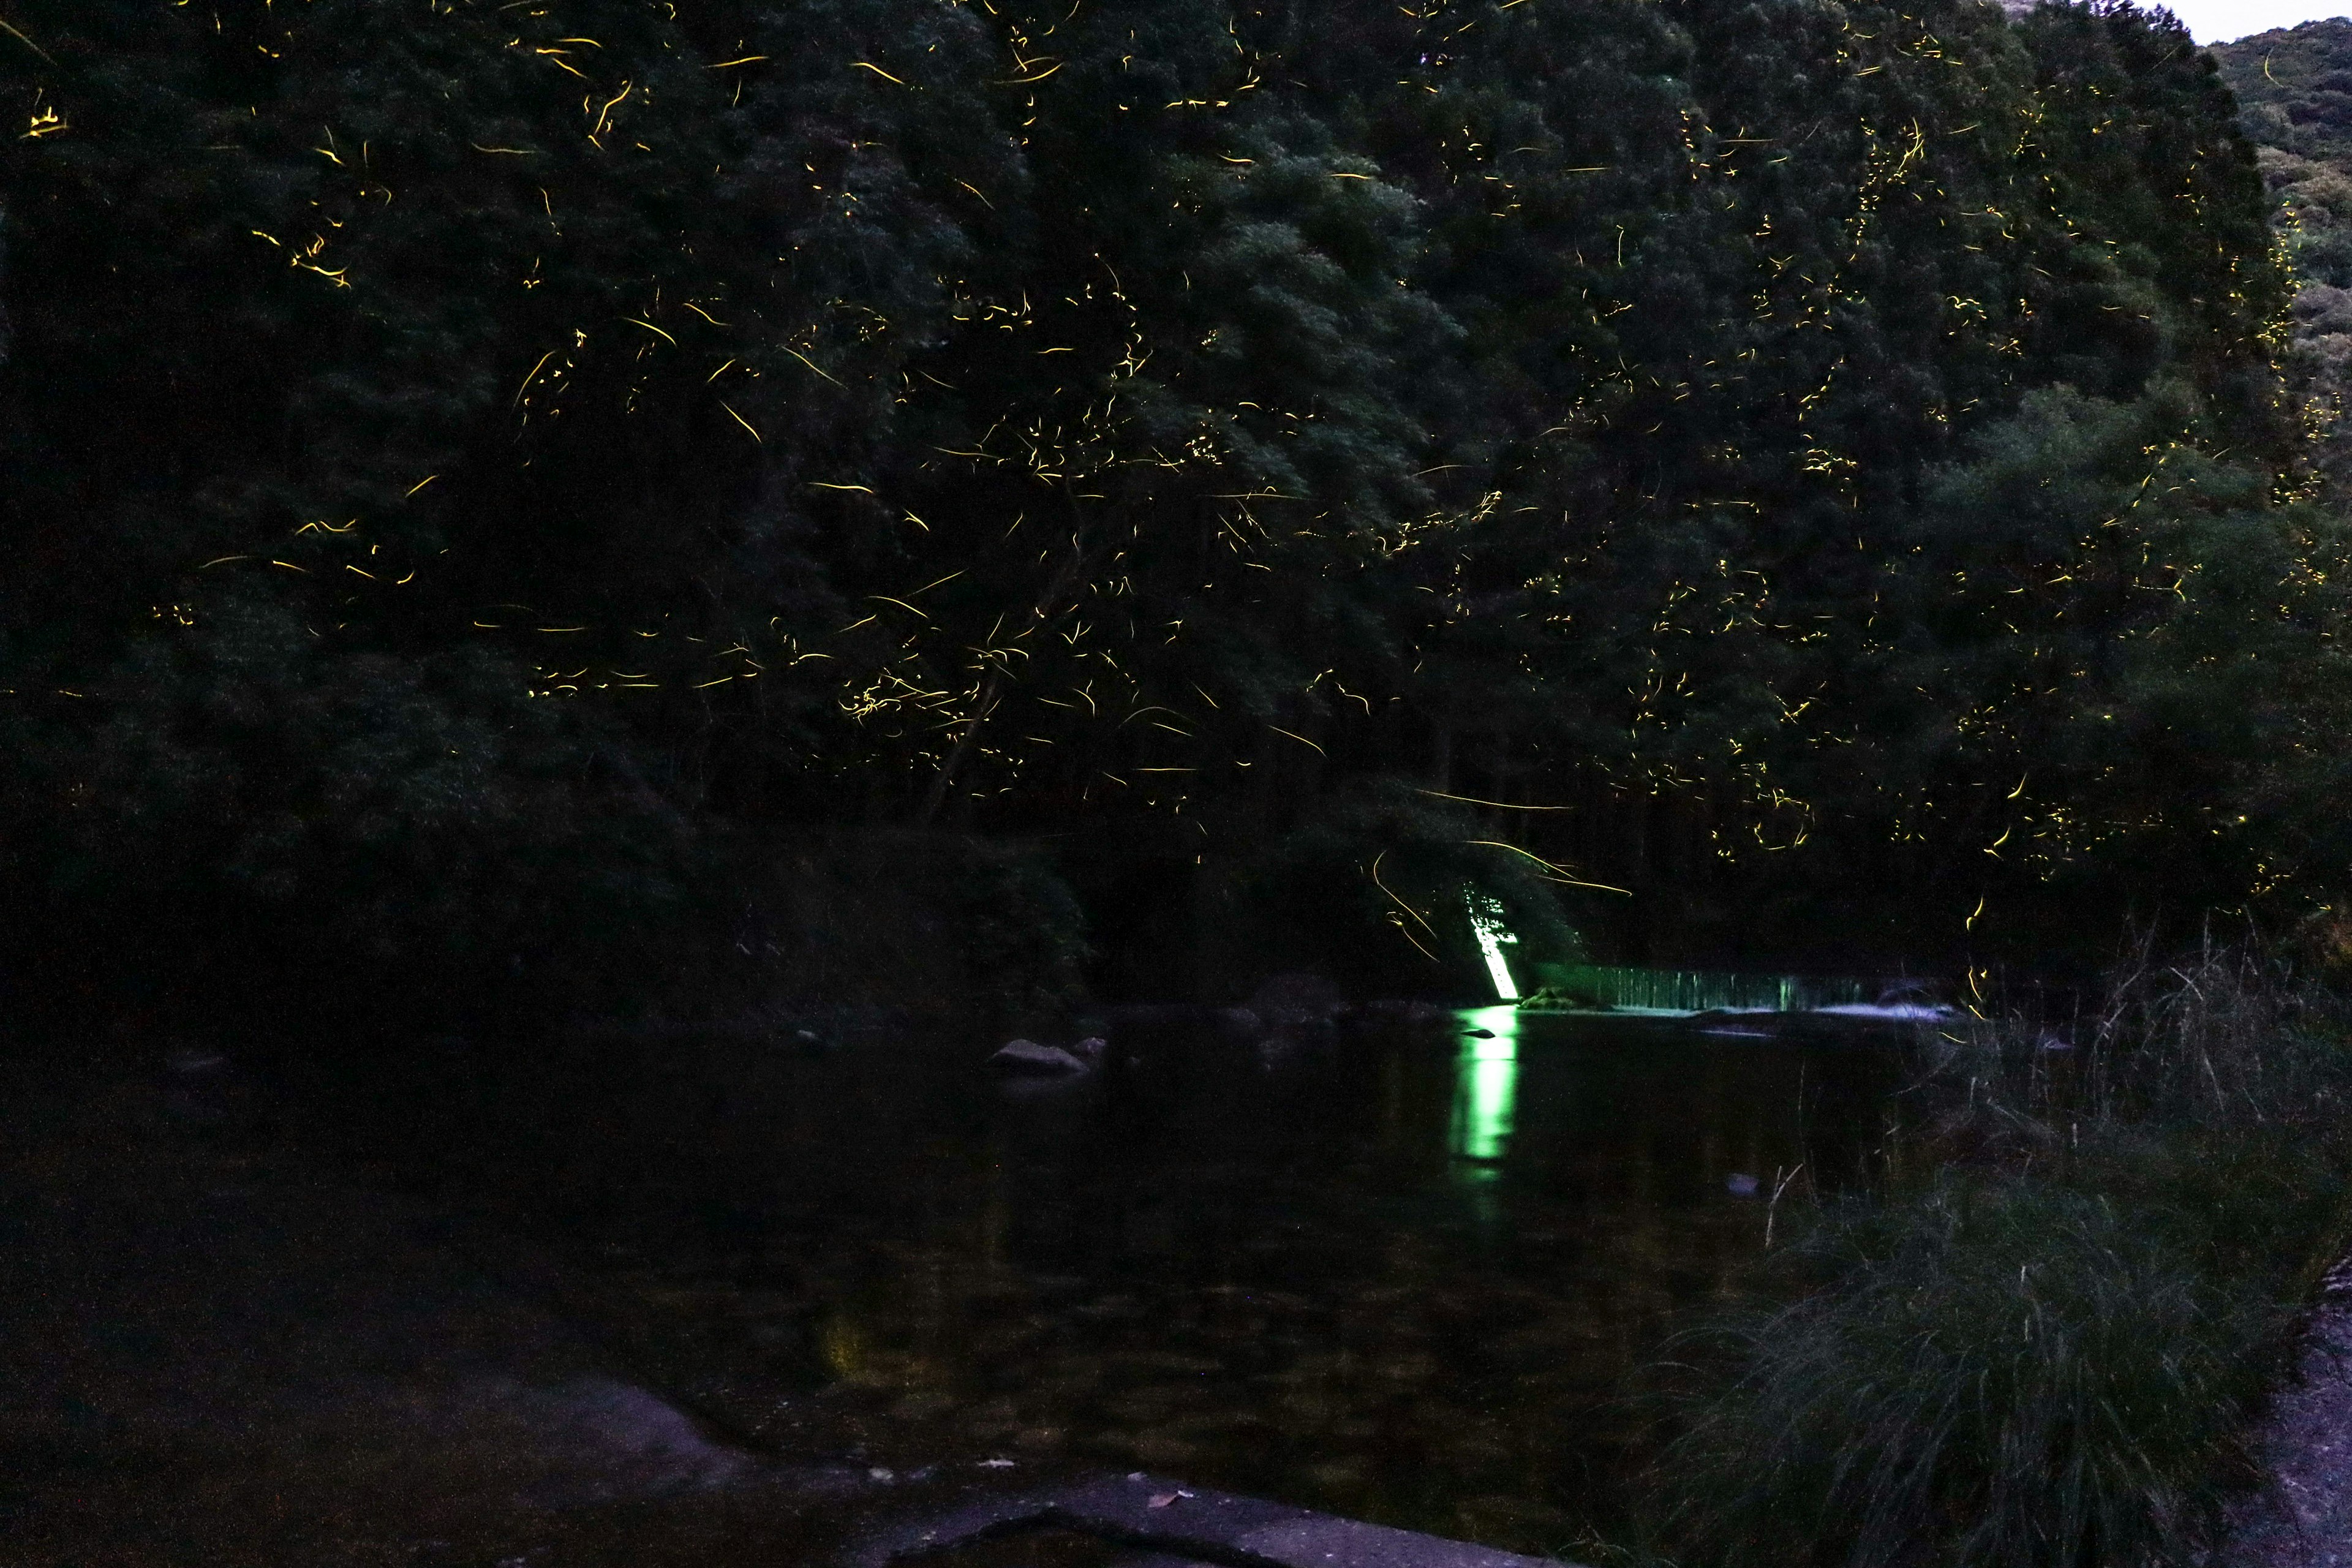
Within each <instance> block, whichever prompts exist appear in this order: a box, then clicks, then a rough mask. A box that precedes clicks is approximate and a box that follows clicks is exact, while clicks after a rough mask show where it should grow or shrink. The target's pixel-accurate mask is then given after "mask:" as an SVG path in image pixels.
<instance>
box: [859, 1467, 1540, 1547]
mask: <svg viewBox="0 0 2352 1568" xmlns="http://www.w3.org/2000/svg"><path fill="white" fill-rule="evenodd" d="M1045 1528H1058V1529H1062V1530H1071V1531H1078V1532H1080V1533H1082V1534H1087V1535H1093V1536H1097V1537H1100V1538H1101V1539H1103V1540H1106V1541H1112V1542H1118V1543H1120V1544H1122V1545H1127V1546H1135V1547H1140V1548H1142V1549H1144V1550H1146V1551H1150V1552H1164V1553H1168V1554H1171V1555H1172V1556H1174V1557H1175V1558H1176V1559H1177V1560H1178V1561H1179V1562H1182V1561H1187V1560H1189V1561H1191V1562H1193V1563H1216V1564H1223V1565H1224V1568H1572V1565H1561V1564H1559V1563H1557V1562H1556V1560H1551V1559H1544V1558H1536V1557H1523V1556H1520V1555H1518V1554H1517V1553H1516V1552H1497V1551H1495V1550H1494V1549H1492V1548H1490V1547H1485V1546H1474V1545H1471V1544H1469V1543H1468V1542H1460V1541H1447V1540H1444V1539H1443V1538H1441V1537H1438V1536H1434V1535H1423V1534H1420V1533H1418V1532H1416V1531H1410V1530H1393V1529H1391V1528H1390V1527H1388V1526H1386V1525H1381V1524H1367V1523H1365V1522H1363V1521H1360V1520H1353V1519H1341V1518H1339V1517H1338V1516H1337V1515H1334V1514H1328V1513H1316V1512H1313V1511H1311V1510H1307V1509H1302V1508H1290V1507H1287V1506H1286V1505H1284V1504H1281V1503H1275V1502H1267V1501H1265V1500H1262V1499H1259V1498H1248V1497H1238V1496H1235V1495H1234V1494H1233V1493H1230V1492H1219V1491H1212V1490H1210V1489H1207V1488H1205V1487H1184V1486H1180V1485H1178V1484H1177V1483H1176V1482H1174V1481H1171V1480H1167V1479H1163V1478H1160V1477H1157V1476H1147V1475H1144V1474H1142V1473H1140V1472H1138V1473H1136V1474H1134V1475H1129V1476H1125V1477H1107V1478H1104V1479H1098V1480H1094V1481H1088V1482H1084V1483H1081V1484H1079V1485H1076V1486H1072V1487H1066V1488H1060V1489H1055V1490H1053V1491H1045V1492H1025V1493H1020V1494H1003V1495H998V1496H994V1497H986V1498H981V1499H977V1500H973V1501H971V1502H968V1503H966V1504H964V1505H963V1506H961V1507H960V1508H956V1509H953V1510H949V1511H947V1512H945V1513H940V1514H934V1515H930V1516H928V1517H923V1518H919V1519H914V1520H908V1521H902V1522H900V1523H898V1524H897V1525H894V1526H892V1527H890V1528H889V1529H887V1530H886V1531H881V1532H878V1533H877V1534H874V1535H870V1536H868V1537H866V1539H865V1540H864V1541H862V1542H859V1543H858V1544H857V1545H856V1547H854V1548H853V1549H852V1550H851V1551H849V1552H847V1553H845V1555H844V1556H843V1557H842V1558H841V1560H840V1568H891V1565H892V1564H895V1563H908V1562H913V1561H916V1560H919V1559H920V1558H924V1557H929V1556H931V1555H934V1554H936V1553H939V1552H950V1551H953V1550H955V1549H956V1548H957V1547H959V1546H964V1545H969V1544H971V1543H972V1542H979V1541H984V1540H987V1539H990V1538H992V1537H994V1536H1000V1535H1008V1534H1013V1533H1015V1532H1017V1531H1024V1530H1034V1529H1045Z"/></svg>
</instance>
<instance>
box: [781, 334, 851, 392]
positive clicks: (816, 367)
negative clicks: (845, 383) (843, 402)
mask: <svg viewBox="0 0 2352 1568" xmlns="http://www.w3.org/2000/svg"><path fill="white" fill-rule="evenodd" d="M784 352H785V353H788V354H790V355H792V356H793V358H794V359H796V360H798V361H800V362H801V363H803V364H804V365H806V366H808V367H809V369H811V370H813V371H814V372H816V373H817V374H819V375H822V376H824V378H825V380H827V381H831V382H833V384H834V385H835V386H841V385H842V383H840V382H839V381H837V380H835V378H834V377H833V376H831V375H830V374H826V372H825V369H824V366H823V365H821V364H819V363H816V361H814V360H813V359H811V358H809V356H808V355H806V354H804V353H801V351H800V350H798V349H796V348H793V347H792V346H790V345H789V344H787V345H786V346H785V348H784ZM844 390H847V389H846V388H845V387H844Z"/></svg>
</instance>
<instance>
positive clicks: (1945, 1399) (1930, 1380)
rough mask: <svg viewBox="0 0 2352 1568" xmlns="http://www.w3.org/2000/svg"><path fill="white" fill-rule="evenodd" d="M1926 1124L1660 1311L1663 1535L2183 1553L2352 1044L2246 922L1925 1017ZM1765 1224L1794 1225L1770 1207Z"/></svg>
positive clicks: (2281, 1338) (2197, 1531) (2219, 1464)
mask: <svg viewBox="0 0 2352 1568" xmlns="http://www.w3.org/2000/svg"><path fill="white" fill-rule="evenodd" d="M1915 1094H1916V1097H1917V1098H1918V1099H1919V1100H1922V1101H1923V1102H1925V1105H1926V1107H1927V1111H1928V1115H1927V1125H1928V1128H1929V1131H1928V1133H1927V1137H1926V1138H1925V1140H1924V1143H1923V1144H1921V1145H1919V1146H1917V1147H1915V1148H1914V1149H1913V1151H1912V1152H1911V1154H1910V1157H1908V1158H1907V1159H1904V1160H1900V1161H1894V1162H1890V1163H1889V1164H1888V1165H1887V1167H1886V1169H1885V1171H1884V1172H1883V1173H1881V1179H1880V1180H1879V1181H1878V1182H1877V1183H1876V1184H1875V1190H1874V1191H1871V1192H1869V1193H1865V1194H1858V1195H1856V1194H1849V1195H1847V1196H1845V1197H1843V1198H1840V1199H1836V1200H1832V1201H1831V1202H1829V1203H1827V1204H1824V1205H1819V1206H1817V1207H1816V1208H1815V1209H1814V1210H1813V1211H1812V1212H1811V1214H1810V1215H1803V1216H1801V1220H1800V1223H1799V1224H1798V1225H1797V1226H1795V1227H1794V1230H1795V1239H1793V1240H1791V1241H1790V1243H1789V1244H1788V1245H1787V1246H1785V1247H1782V1248H1780V1250H1779V1251H1778V1252H1777V1253H1775V1254H1774V1255H1773V1256H1772V1257H1771V1258H1769V1261H1768V1263H1767V1265H1766V1268H1767V1271H1768V1273H1769V1276H1770V1277H1771V1279H1770V1284H1771V1286H1772V1287H1773V1288H1774V1289H1775V1291H1776V1294H1777V1299H1778V1300H1779V1302H1780V1304H1779V1305H1776V1306H1772V1307H1769V1308H1764V1309H1758V1310H1750V1311H1748V1312H1746V1313H1744V1314H1740V1315H1737V1316H1733V1317H1730V1318H1727V1319H1725V1320H1721V1321H1717V1322H1716V1323H1714V1324H1712V1325H1710V1326H1709V1327H1707V1328H1706V1329H1705V1330H1702V1331H1696V1332H1695V1333H1693V1334H1692V1335H1690V1336H1688V1337H1686V1338H1685V1340H1684V1341H1683V1342H1681V1351H1682V1353H1681V1354H1680V1356H1679V1357H1678V1358H1677V1362H1676V1363H1675V1366H1674V1367H1672V1368H1670V1369H1668V1372H1669V1383H1670V1399H1671V1402H1672V1404H1671V1408H1672V1409H1673V1411H1674V1414H1673V1415H1672V1417H1671V1419H1672V1421H1673V1424H1674V1426H1675V1431H1676V1435H1675V1437H1674V1439H1673V1440H1672V1441H1671V1443H1670V1444H1669V1445H1668V1446H1667V1447H1665V1449H1664V1458H1662V1459H1661V1461H1660V1462H1659V1464H1658V1465H1657V1467H1656V1468H1655V1469H1654V1473H1653V1475H1652V1477H1651V1478H1650V1479H1651V1486H1652V1496H1651V1502H1652V1510H1653V1511H1652V1516H1651V1517H1652V1518H1653V1519H1654V1521H1656V1523H1657V1527H1658V1530H1659V1536H1660V1540H1659V1542H1658V1544H1659V1545H1660V1546H1661V1547H1662V1548H1663V1549H1664V1550H1665V1551H1667V1552H1671V1553H1672V1554H1673V1555H1674V1556H1675V1557H1676V1558H1678V1559H1679V1560H1680V1561H1683V1562H1685V1563H1711V1564H1722V1565H1724V1568H1745V1565H1751V1564H1752V1565H1757V1568H1768V1565H1769V1568H1779V1565H1784V1564H1786V1565H1795V1564H1804V1565H1807V1568H1829V1565H1832V1564H1836V1565H1842V1568H1863V1565H1864V1564H1868V1565H1870V1568H1887V1565H1911V1564H1918V1565H1922V1568H1926V1565H1931V1564H1932V1565H1936V1568H1946V1565H1949V1568H1962V1565H1968V1568H1976V1565H1983V1568H2028V1565H2032V1568H2042V1565H2050V1568H2059V1565H2063V1568H2087V1565H2090V1564H2167V1563H2191V1562H2196V1561H2199V1560H2200V1553H2202V1552H2205V1551H2206V1550H2208V1549H2209V1548H2210V1544H2211V1542H2213V1541H2214V1540H2215V1539H2216V1532H2217V1531H2218V1530H2219V1528H2220V1524H2221V1508H2222V1505H2223V1503H2224V1501H2225V1500H2226V1499H2227V1498H2228V1497H2229V1495H2230V1494H2231V1491H2232V1490H2233V1489H2236V1488H2239V1487H2242V1486H2243V1485H2245V1484H2247V1483H2248V1482H2249V1481H2251V1480H2252V1479H2253V1476H2254V1467H2253V1465H2252V1459H2251V1457H2250V1455H2249V1453H2248V1451H2247V1448H2246V1444H2245V1436H2244V1434H2245V1431H2246V1427H2247V1423H2248V1419H2249V1417H2250V1415H2252V1413H2253V1412H2254V1411H2255V1410H2256V1409H2257V1408H2258V1406H2259V1403H2260V1401H2261V1399H2262V1397H2263V1394H2264V1392H2265V1391H2266V1390H2267V1389H2268V1388H2270V1387H2271V1386H2273V1385H2274V1384H2275V1382H2276V1380H2277V1379H2278V1378H2279V1377H2281V1376H2282V1375H2284V1373H2285V1372H2286V1370H2287V1368H2288V1367H2289V1365H2290V1364H2291V1356H2292V1352H2293V1350H2294V1343H2295V1338H2296V1330H2297V1328H2298V1326H2299V1322H2300V1321H2301V1314H2302V1312H2303V1310H2305V1307H2306V1306H2307V1304H2308V1303H2309V1301H2310V1300H2312V1298H2313V1296H2314V1294H2315V1289H2316V1286H2317V1283H2318V1279H2319V1277H2320V1275H2321V1274H2322V1273H2323V1272H2324V1271H2325V1269H2326V1268H2327V1267H2328V1266H2329V1265H2330V1264H2331V1263H2333V1262H2334V1261H2335V1260H2336V1258H2337V1257H2339V1256H2340V1255H2341V1252H2342V1250H2343V1248H2344V1246H2345V1244H2346V1241H2347V1234H2346V1224H2345V1219H2346V1215H2347V1198H2352V1129H2347V1121H2352V1119H2347V1117H2346V1115H2345V1114H2344V1112H2345V1109H2346V1105H2347V1096H2352V1048H2347V1044H2346V1030H2345V1027H2344V1022H2343V1018H2342V1016H2341V1014H2340V1011H2339V1010H2338V1008H2337V1007H2336V1005H2335V1004H2334V1003H2333V1002H2332V1001H2331V1000H2330V999H2329V998H2327V997H2326V996H2325V995H2324V994H2321V993H2319V992H2316V991H2315V990H2312V989H2308V988H2305V987H2302V986H2300V985H2298V984H2295V982H2294V978H2293V976H2292V975H2291V974H2289V973H2287V972H2286V971H2285V969H2284V967H2283V966H2281V965H2279V964H2277V963H2273V962H2272V961H2270V960H2268V959H2267V958H2265V957H2264V956H2263V954H2261V953H2260V952H2257V951H2254V950H2252V949H2250V948H2223V947H2216V946H2212V945H2210V944H2209V945H2208V946H2207V947H2206V948H2204V949H2203V950H2201V951H2200V952H2197V953H2195V954H2192V955H2190V957H2189V959H2188V960H2187V961H2185V962H2182V963H2157V962H2154V961H2153V960H2152V959H2151V958H2150V956H2149V955H2148V954H2147V953H2145V952H2143V953H2141V954H2140V955H2138V957H2137V960H2136V961H2135V962H2134V963H2131V964H2130V965H2128V966H2127V967H2126V969H2125V970H2124V972H2123V973H2121V974H2119V975H2118V977H2117V978H2116V981H2115V983H2114V985H2113V987H2112V989H2111V991H2110V993H2109V994H2108V996H2107V999H2106V1003H2105V1006H2104V1007H2103V1008H2102V1009H2101V1010H2100V1011H2099V1013H2098V1014H2097V1015H2096V1016H2094V1017H2091V1018H2088V1019H2084V1020H2081V1021H2079V1022H2078V1023H2075V1024H2074V1025H2072V1026H2069V1027H2065V1028H2053V1027H2052V1026H2049V1025H2047V1024H2045V1023H2040V1022H2034V1021H2029V1020H2021V1019H2011V1020H2006V1021H2001V1022H1984V1023H1979V1024H1978V1025H1975V1026H1971V1027H1969V1028H1967V1029H1964V1030H1959V1031H1954V1032H1951V1033H1948V1034H1946V1035H1943V1036H1940V1037H1936V1038H1934V1039H1932V1040H1930V1041H1928V1042H1927V1043H1926V1045H1925V1046H1924V1047H1923V1050H1922V1059H1921V1081H1920V1085H1919V1087H1918V1089H1916V1091H1915ZM1784 1234H1788V1231H1787V1228H1786V1225H1785V1219H1784Z"/></svg>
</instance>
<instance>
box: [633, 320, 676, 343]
mask: <svg viewBox="0 0 2352 1568" xmlns="http://www.w3.org/2000/svg"><path fill="white" fill-rule="evenodd" d="M621 320H623V321H627V322H630V323H632V324H633V325H635V326H640V327H643V328H644V329H645V330H646V331H649V332H661V335H662V338H663V340H664V341H665V342H667V343H668V344H669V345H670V346H671V347H672V348H676V347H677V339H676V338H673V337H671V336H670V335H669V334H668V333H667V332H663V331H662V330H661V329H660V328H659V327H656V326H655V325H654V324H653V323H652V322H651V321H638V320H637V319H636V318H635V316H624V317H622V318H621Z"/></svg>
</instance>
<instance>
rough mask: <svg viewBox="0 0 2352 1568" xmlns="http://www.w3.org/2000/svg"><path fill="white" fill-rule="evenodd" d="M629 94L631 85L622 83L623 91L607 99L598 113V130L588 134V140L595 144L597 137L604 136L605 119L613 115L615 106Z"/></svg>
mask: <svg viewBox="0 0 2352 1568" xmlns="http://www.w3.org/2000/svg"><path fill="white" fill-rule="evenodd" d="M629 92H630V84H629V83H628V82H626V81H624V82H622V83H621V90H620V91H618V92H616V93H614V95H613V96H612V97H611V98H609V99H607V100H605V102H604V108H602V109H600V110H597V111H596V129H594V130H593V131H591V132H588V139H589V140H590V141H591V142H593V141H594V140H595V139H596V138H597V137H599V136H601V135H603V134H604V119H605V117H606V116H607V115H609V114H611V113H612V112H613V106H614V104H616V103H618V102H620V101H621V100H623V99H625V98H626V97H628V96H629Z"/></svg>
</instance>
